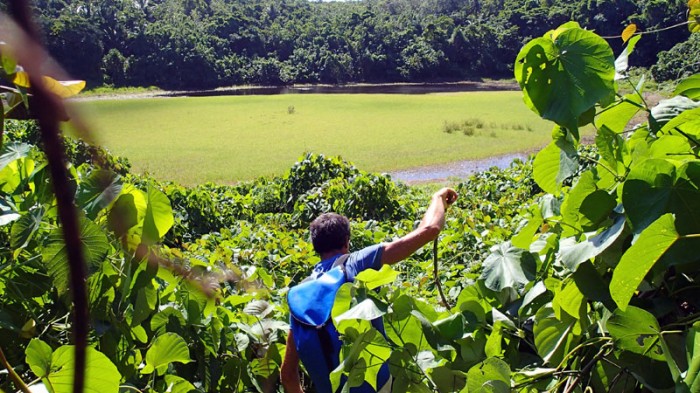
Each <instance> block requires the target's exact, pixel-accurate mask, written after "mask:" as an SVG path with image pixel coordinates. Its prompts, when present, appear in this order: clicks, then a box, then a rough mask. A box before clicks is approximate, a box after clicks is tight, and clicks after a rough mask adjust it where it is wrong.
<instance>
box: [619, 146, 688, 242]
mask: <svg viewBox="0 0 700 393" xmlns="http://www.w3.org/2000/svg"><path fill="white" fill-rule="evenodd" d="M622 203H623V205H624V207H625V211H626V212H627V214H628V216H629V220H630V222H631V224H632V230H633V231H634V233H637V234H638V233H640V232H641V231H643V230H644V228H646V227H647V226H649V225H650V224H651V223H652V222H654V221H655V220H657V219H658V218H659V217H661V216H662V215H664V214H666V213H674V214H675V215H676V228H677V230H678V232H679V233H681V234H684V235H685V234H688V233H698V232H700V162H697V161H694V162H689V163H687V164H685V165H684V166H682V167H680V168H679V169H676V166H675V165H674V164H673V163H672V162H671V161H668V160H662V159H649V160H645V161H643V162H642V163H640V164H639V165H637V166H635V167H634V168H633V169H632V171H631V172H630V174H629V176H628V179H627V181H626V182H625V184H624V186H623V189H622Z"/></svg>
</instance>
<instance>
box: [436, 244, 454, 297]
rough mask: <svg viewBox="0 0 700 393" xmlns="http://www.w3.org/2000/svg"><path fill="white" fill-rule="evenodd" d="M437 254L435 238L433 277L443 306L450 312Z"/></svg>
mask: <svg viewBox="0 0 700 393" xmlns="http://www.w3.org/2000/svg"><path fill="white" fill-rule="evenodd" d="M437 252H438V239H437V238H435V240H433V275H434V276H435V286H437V289H438V292H439V293H440V299H442V304H444V305H445V307H447V309H448V310H449V309H450V308H451V307H450V303H448V302H447V298H445V294H444V293H442V285H441V284H440V275H439V274H438V257H437Z"/></svg>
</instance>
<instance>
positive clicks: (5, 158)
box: [0, 142, 32, 169]
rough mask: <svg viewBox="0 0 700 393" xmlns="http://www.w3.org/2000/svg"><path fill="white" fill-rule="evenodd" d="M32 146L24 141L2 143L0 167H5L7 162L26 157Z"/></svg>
mask: <svg viewBox="0 0 700 393" xmlns="http://www.w3.org/2000/svg"><path fill="white" fill-rule="evenodd" d="M31 149H32V147H31V146H30V145H28V144H26V143H19V142H10V143H5V144H3V145H2V150H1V151H0V169H3V168H5V167H6V166H7V165H8V164H9V163H11V162H13V161H15V160H18V159H20V158H24V157H26V156H27V155H28V154H29V152H30V151H31Z"/></svg>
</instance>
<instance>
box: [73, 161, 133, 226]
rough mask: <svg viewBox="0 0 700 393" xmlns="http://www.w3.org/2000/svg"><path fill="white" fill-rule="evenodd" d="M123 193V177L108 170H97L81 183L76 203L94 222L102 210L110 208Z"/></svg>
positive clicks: (76, 193)
mask: <svg viewBox="0 0 700 393" xmlns="http://www.w3.org/2000/svg"><path fill="white" fill-rule="evenodd" d="M121 191H122V183H121V176H119V175H118V174H116V173H114V172H112V171H108V170H96V171H93V172H92V173H90V176H88V178H87V179H85V180H83V181H82V182H80V184H79V185H78V189H77V191H76V192H75V201H76V202H77V204H78V206H80V207H82V208H83V210H85V214H87V216H88V218H90V219H92V220H94V219H95V217H97V213H99V212H100V211H101V210H102V209H104V208H106V207H107V206H109V204H110V203H112V201H114V199H116V198H117V196H119V193H121Z"/></svg>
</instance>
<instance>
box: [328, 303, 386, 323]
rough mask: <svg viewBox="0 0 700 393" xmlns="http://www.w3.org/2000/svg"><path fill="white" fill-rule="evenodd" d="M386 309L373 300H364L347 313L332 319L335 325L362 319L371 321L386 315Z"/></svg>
mask: <svg viewBox="0 0 700 393" xmlns="http://www.w3.org/2000/svg"><path fill="white" fill-rule="evenodd" d="M386 310H387V307H386V305H384V304H381V303H379V302H378V301H376V300H374V299H365V300H363V301H361V302H360V303H358V304H357V305H356V306H354V307H352V308H351V309H349V310H348V311H346V312H344V313H342V314H341V315H338V316H337V317H335V318H333V320H334V321H335V322H336V323H339V322H340V321H344V320H347V319H363V320H367V321H371V320H373V319H376V318H379V317H381V316H382V315H384V314H386Z"/></svg>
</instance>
